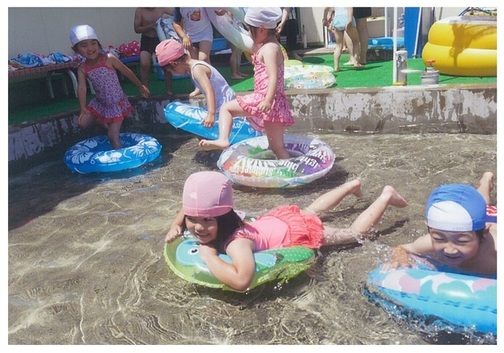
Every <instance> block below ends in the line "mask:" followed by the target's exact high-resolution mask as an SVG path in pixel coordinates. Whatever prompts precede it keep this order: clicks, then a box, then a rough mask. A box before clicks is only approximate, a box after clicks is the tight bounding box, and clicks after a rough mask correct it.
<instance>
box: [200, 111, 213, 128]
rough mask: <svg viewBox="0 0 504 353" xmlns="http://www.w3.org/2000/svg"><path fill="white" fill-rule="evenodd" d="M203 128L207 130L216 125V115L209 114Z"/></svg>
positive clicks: (204, 120)
mask: <svg viewBox="0 0 504 353" xmlns="http://www.w3.org/2000/svg"><path fill="white" fill-rule="evenodd" d="M202 124H203V126H205V127H206V128H211V127H212V126H214V124H215V114H207V116H206V117H205V119H203V122H202Z"/></svg>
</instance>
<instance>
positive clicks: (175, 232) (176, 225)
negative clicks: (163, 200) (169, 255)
mask: <svg viewBox="0 0 504 353" xmlns="http://www.w3.org/2000/svg"><path fill="white" fill-rule="evenodd" d="M183 224H184V210H183V209H182V208H181V209H180V210H179V211H178V213H177V215H176V216H175V218H174V219H173V221H172V224H171V226H170V230H169V231H168V233H167V234H166V237H165V242H166V243H169V242H172V241H174V240H175V239H176V238H177V237H178V236H180V235H182V225H183Z"/></svg>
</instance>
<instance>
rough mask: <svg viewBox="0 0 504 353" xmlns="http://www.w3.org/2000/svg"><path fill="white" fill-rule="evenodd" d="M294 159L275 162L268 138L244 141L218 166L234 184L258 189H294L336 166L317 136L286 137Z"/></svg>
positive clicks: (222, 156)
mask: <svg viewBox="0 0 504 353" xmlns="http://www.w3.org/2000/svg"><path fill="white" fill-rule="evenodd" d="M285 148H286V149H287V150H288V151H289V153H290V154H291V155H292V156H293V157H292V158H289V159H276V158H275V156H274V155H273V153H272V152H271V151H270V150H269V149H268V140H267V137H266V136H260V137H255V138H251V139H247V140H244V141H241V142H239V143H236V144H234V145H233V146H230V147H229V148H227V149H225V150H224V151H223V152H222V153H221V155H220V157H219V160H218V161H217V166H218V167H219V168H220V169H221V170H222V172H223V173H224V174H225V175H226V176H227V177H228V178H229V179H230V180H231V181H233V182H234V183H236V184H238V185H247V186H253V187H259V188H291V187H296V186H301V185H306V184H308V183H311V182H312V181H314V180H315V179H318V178H321V177H323V176H324V175H326V174H327V173H328V172H329V171H330V170H331V168H332V166H333V164H334V159H335V155H334V153H333V151H332V150H331V148H330V147H329V146H328V145H327V144H325V143H324V142H322V141H321V140H319V139H318V138H315V137H309V136H303V135H285Z"/></svg>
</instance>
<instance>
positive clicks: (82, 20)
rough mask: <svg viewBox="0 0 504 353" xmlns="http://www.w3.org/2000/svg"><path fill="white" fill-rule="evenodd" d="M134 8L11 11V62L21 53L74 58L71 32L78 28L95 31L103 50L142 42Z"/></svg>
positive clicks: (29, 9)
mask: <svg viewBox="0 0 504 353" xmlns="http://www.w3.org/2000/svg"><path fill="white" fill-rule="evenodd" d="M135 9H136V8H135V7H117V8H84V7H82V8H78V7H74V8H54V7H38V8H13V7H11V8H9V12H8V15H9V18H8V21H9V34H8V38H9V43H8V46H9V58H12V57H14V56H16V55H18V54H20V53H38V54H43V55H47V54H49V53H52V52H55V51H59V52H62V53H63V54H67V55H74V52H73V50H72V49H71V44H70V40H69V36H68V35H69V33H70V29H71V28H72V27H73V26H75V25H79V24H88V25H90V26H91V27H93V28H94V29H95V30H96V32H97V35H98V38H99V40H100V43H101V44H102V46H104V47H108V46H109V45H113V46H115V47H119V45H120V44H122V43H129V42H131V41H132V40H134V39H136V40H138V41H139V40H140V35H139V34H137V33H135V30H134V29H133V21H134V17H135Z"/></svg>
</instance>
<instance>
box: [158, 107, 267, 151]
mask: <svg viewBox="0 0 504 353" xmlns="http://www.w3.org/2000/svg"><path fill="white" fill-rule="evenodd" d="M164 113H165V118H166V120H167V121H168V122H169V123H170V124H171V125H172V126H173V127H175V128H177V129H182V130H185V131H187V132H190V133H192V134H195V135H198V136H201V137H203V138H206V139H209V140H217V139H218V138H219V124H218V121H219V117H218V116H216V118H215V124H214V126H212V127H211V128H207V127H205V126H203V124H202V122H203V119H205V117H206V116H207V114H208V113H207V111H206V110H205V109H204V108H201V107H195V106H192V105H188V104H184V103H181V102H171V103H170V104H168V105H167V106H166V107H165V109H164ZM261 135H262V133H261V132H260V131H257V130H254V128H253V127H252V126H250V124H249V122H248V121H247V120H246V119H245V118H235V119H233V126H232V128H231V134H230V135H229V143H230V144H234V143H237V142H240V141H243V140H246V139H249V138H251V137H257V136H261Z"/></svg>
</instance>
